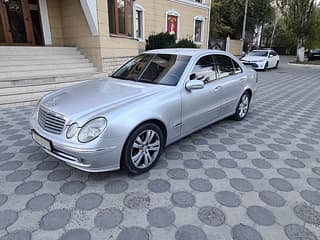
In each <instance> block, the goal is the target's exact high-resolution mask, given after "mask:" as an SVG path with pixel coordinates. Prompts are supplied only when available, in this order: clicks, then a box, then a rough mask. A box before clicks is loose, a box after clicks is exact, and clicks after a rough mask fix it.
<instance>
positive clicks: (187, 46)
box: [174, 39, 197, 48]
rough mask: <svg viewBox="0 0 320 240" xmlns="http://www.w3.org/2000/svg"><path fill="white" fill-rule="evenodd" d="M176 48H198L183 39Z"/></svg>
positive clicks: (191, 42)
mask: <svg viewBox="0 0 320 240" xmlns="http://www.w3.org/2000/svg"><path fill="white" fill-rule="evenodd" d="M174 47H176V48H197V45H196V44H195V43H194V42H193V41H191V40H189V39H182V40H181V41H179V42H178V43H177V44H176V45H175V46H174Z"/></svg>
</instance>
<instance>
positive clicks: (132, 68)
mask: <svg viewBox="0 0 320 240" xmlns="http://www.w3.org/2000/svg"><path fill="white" fill-rule="evenodd" d="M190 58H191V57H189V56H182V55H174V54H142V55H139V56H137V57H135V58H133V59H132V60H131V61H129V62H128V63H126V64H125V65H123V66H122V67H121V68H120V69H119V70H118V71H116V72H115V73H114V74H113V75H112V76H111V77H113V78H118V79H123V80H130V81H137V82H146V83H153V84H162V85H170V86H175V85H177V83H178V82H179V80H180V78H181V76H182V73H183V72H184V69H185V68H186V66H187V64H188V63H189V61H190Z"/></svg>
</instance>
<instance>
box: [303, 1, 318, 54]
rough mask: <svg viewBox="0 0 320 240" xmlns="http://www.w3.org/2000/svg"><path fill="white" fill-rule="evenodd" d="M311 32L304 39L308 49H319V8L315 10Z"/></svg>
mask: <svg viewBox="0 0 320 240" xmlns="http://www.w3.org/2000/svg"><path fill="white" fill-rule="evenodd" d="M313 17H314V19H313V21H312V22H313V24H312V30H311V32H310V34H309V35H308V36H307V39H306V47H307V48H308V49H315V48H320V6H318V7H317V8H315V12H314V15H313Z"/></svg>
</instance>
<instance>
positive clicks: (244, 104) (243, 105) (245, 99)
mask: <svg viewBox="0 0 320 240" xmlns="http://www.w3.org/2000/svg"><path fill="white" fill-rule="evenodd" d="M249 101H250V100H249V96H248V95H247V94H244V95H243V96H242V97H241V101H240V104H239V109H238V111H239V112H238V114H239V117H240V118H244V117H245V116H246V114H247V112H248V109H249Z"/></svg>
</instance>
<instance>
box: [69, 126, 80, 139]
mask: <svg viewBox="0 0 320 240" xmlns="http://www.w3.org/2000/svg"><path fill="white" fill-rule="evenodd" d="M77 131H78V123H73V124H72V125H71V126H70V127H69V128H68V131H67V138H68V139H70V138H73V137H74V135H76V133H77Z"/></svg>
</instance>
